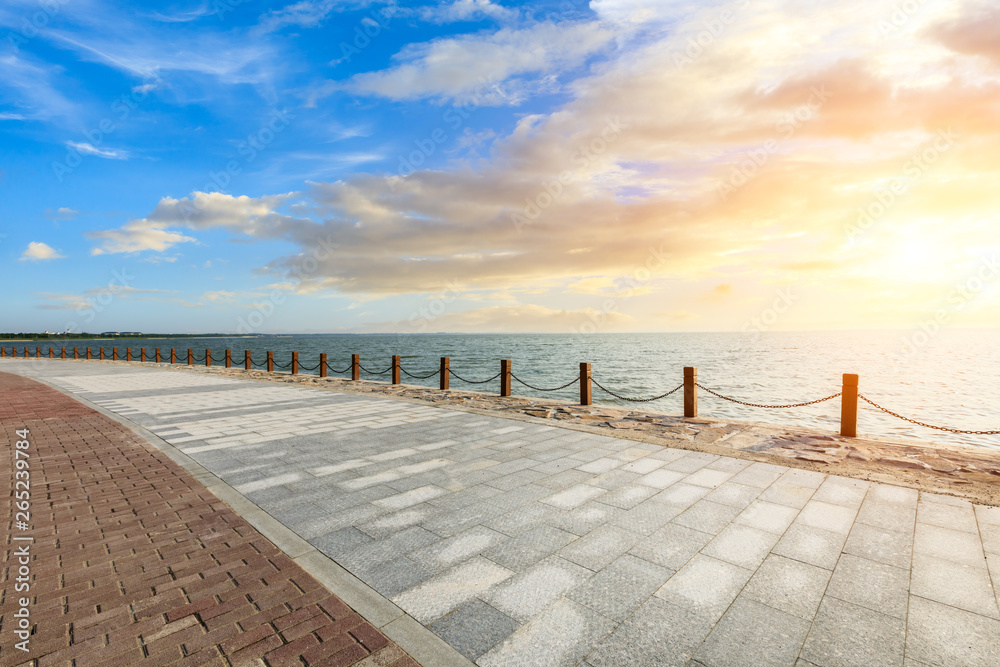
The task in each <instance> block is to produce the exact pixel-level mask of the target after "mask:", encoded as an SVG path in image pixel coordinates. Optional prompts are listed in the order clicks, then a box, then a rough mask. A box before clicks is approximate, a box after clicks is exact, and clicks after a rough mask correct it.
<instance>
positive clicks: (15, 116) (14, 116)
mask: <svg viewBox="0 0 1000 667" xmlns="http://www.w3.org/2000/svg"><path fill="white" fill-rule="evenodd" d="M0 120H25V117H24V116H23V115H21V114H19V113H8V112H6V111H5V112H3V113H0Z"/></svg>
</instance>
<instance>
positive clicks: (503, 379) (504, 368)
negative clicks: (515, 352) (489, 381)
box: [500, 359, 510, 396]
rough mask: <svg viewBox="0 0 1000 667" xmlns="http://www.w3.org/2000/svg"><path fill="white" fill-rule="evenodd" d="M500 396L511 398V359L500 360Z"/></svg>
mask: <svg viewBox="0 0 1000 667" xmlns="http://www.w3.org/2000/svg"><path fill="white" fill-rule="evenodd" d="M500 395H501V396H510V359H501V360H500Z"/></svg>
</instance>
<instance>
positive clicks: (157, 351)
mask: <svg viewBox="0 0 1000 667" xmlns="http://www.w3.org/2000/svg"><path fill="white" fill-rule="evenodd" d="M155 359H156V363H160V348H156V357H155Z"/></svg>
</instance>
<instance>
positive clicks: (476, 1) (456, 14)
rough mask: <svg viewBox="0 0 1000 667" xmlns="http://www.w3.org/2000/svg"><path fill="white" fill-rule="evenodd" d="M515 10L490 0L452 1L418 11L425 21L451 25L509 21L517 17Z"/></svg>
mask: <svg viewBox="0 0 1000 667" xmlns="http://www.w3.org/2000/svg"><path fill="white" fill-rule="evenodd" d="M517 14H518V12H517V10H516V9H510V8H508V7H504V6H503V5H498V4H496V3H494V2H490V0H454V2H451V3H447V4H442V5H437V6H434V7H424V8H422V9H421V11H420V15H421V17H422V18H423V19H424V20H425V21H431V22H433V23H451V22H453V21H475V20H479V19H483V18H491V19H497V20H510V19H514V18H516V17H517Z"/></svg>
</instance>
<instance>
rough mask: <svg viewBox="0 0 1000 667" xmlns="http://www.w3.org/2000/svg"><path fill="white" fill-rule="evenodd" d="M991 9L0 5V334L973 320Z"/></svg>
mask: <svg viewBox="0 0 1000 667" xmlns="http://www.w3.org/2000/svg"><path fill="white" fill-rule="evenodd" d="M998 183H1000V5H997V4H996V3H995V2H974V1H952V0H935V1H933V2H932V1H930V0H905V1H900V0H892V1H889V2H886V1H882V0H864V1H860V0H858V1H855V0H844V1H838V2H829V3H805V2H801V1H785V0H771V1H768V0H737V1H736V2H711V1H709V2H687V1H680V0H645V1H639V0H592V1H591V2H589V3H587V2H586V1H585V0H560V1H555V0H553V1H551V2H532V3H525V4H516V3H513V2H493V1H492V0H446V1H445V2H441V3H426V4H422V3H395V2H379V1H367V0H301V1H299V2H291V3H282V2H261V1H256V0H211V1H208V0H178V1H177V2H168V3H143V2H109V1H107V0H42V1H40V2H39V1H38V0H5V2H3V3H2V5H0V201H2V206H0V257H2V268H0V276H2V277H3V282H4V285H5V290H4V298H3V308H2V312H0V330H2V331H43V330H51V331H64V330H67V329H68V330H72V331H83V332H101V331H110V330H118V331H145V332H160V333H194V332H236V333H282V332H297V333H324V332H330V333H337V332H359V333H360V332H402V333H407V332H414V333H419V332H437V331H448V332H555V333H573V332H576V333H582V334H587V333H597V332H618V331H635V332H646V331H650V332H661V331H662V332H668V331H769V330H809V329H840V328H847V329H857V328H895V329H900V330H905V331H917V330H920V329H923V330H925V331H926V330H928V329H929V328H935V329H936V328H939V327H943V326H973V327H977V326H996V325H997V324H1000V291H998V289H997V285H998V284H1000V188H998V187H997V184H998Z"/></svg>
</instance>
